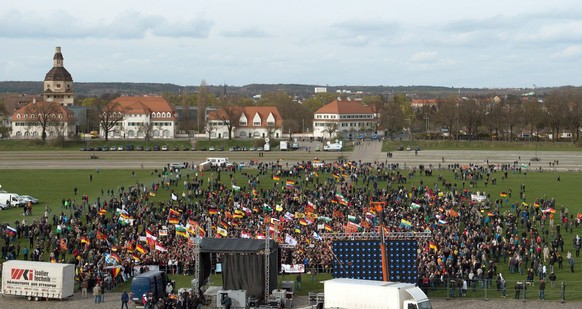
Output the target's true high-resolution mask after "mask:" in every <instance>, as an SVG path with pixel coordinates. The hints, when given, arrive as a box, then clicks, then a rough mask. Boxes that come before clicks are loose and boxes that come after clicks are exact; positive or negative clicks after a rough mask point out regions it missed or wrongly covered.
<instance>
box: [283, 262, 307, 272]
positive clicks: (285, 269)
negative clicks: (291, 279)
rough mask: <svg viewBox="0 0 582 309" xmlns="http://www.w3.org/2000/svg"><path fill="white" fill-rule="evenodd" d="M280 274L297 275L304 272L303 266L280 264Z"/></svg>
mask: <svg viewBox="0 0 582 309" xmlns="http://www.w3.org/2000/svg"><path fill="white" fill-rule="evenodd" d="M281 272H284V273H286V274H299V273H304V272H305V265H304V264H294V265H291V264H281Z"/></svg>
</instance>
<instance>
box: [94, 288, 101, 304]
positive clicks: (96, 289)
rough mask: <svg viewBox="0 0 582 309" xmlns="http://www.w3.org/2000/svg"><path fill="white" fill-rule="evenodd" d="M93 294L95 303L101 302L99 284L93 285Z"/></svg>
mask: <svg viewBox="0 0 582 309" xmlns="http://www.w3.org/2000/svg"><path fill="white" fill-rule="evenodd" d="M93 296H95V303H96V304H97V303H100V302H101V287H100V286H99V284H96V285H95V287H93Z"/></svg>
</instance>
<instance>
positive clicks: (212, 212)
mask: <svg viewBox="0 0 582 309" xmlns="http://www.w3.org/2000/svg"><path fill="white" fill-rule="evenodd" d="M217 213H218V209H217V208H210V209H208V214H209V215H215V214H217Z"/></svg>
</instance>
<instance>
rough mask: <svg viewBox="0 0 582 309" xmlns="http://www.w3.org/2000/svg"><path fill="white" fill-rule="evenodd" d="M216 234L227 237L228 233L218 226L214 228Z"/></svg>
mask: <svg viewBox="0 0 582 309" xmlns="http://www.w3.org/2000/svg"><path fill="white" fill-rule="evenodd" d="M216 233H217V234H218V235H220V236H224V237H226V236H227V235H228V232H227V231H226V230H225V229H223V228H221V227H220V226H218V227H216Z"/></svg>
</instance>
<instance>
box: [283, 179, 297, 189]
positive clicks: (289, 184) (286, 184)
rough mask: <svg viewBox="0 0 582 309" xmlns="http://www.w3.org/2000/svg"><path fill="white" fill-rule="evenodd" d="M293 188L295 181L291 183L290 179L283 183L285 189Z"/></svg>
mask: <svg viewBox="0 0 582 309" xmlns="http://www.w3.org/2000/svg"><path fill="white" fill-rule="evenodd" d="M293 186H295V181H293V180H291V179H287V181H286V182H285V187H287V188H293Z"/></svg>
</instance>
